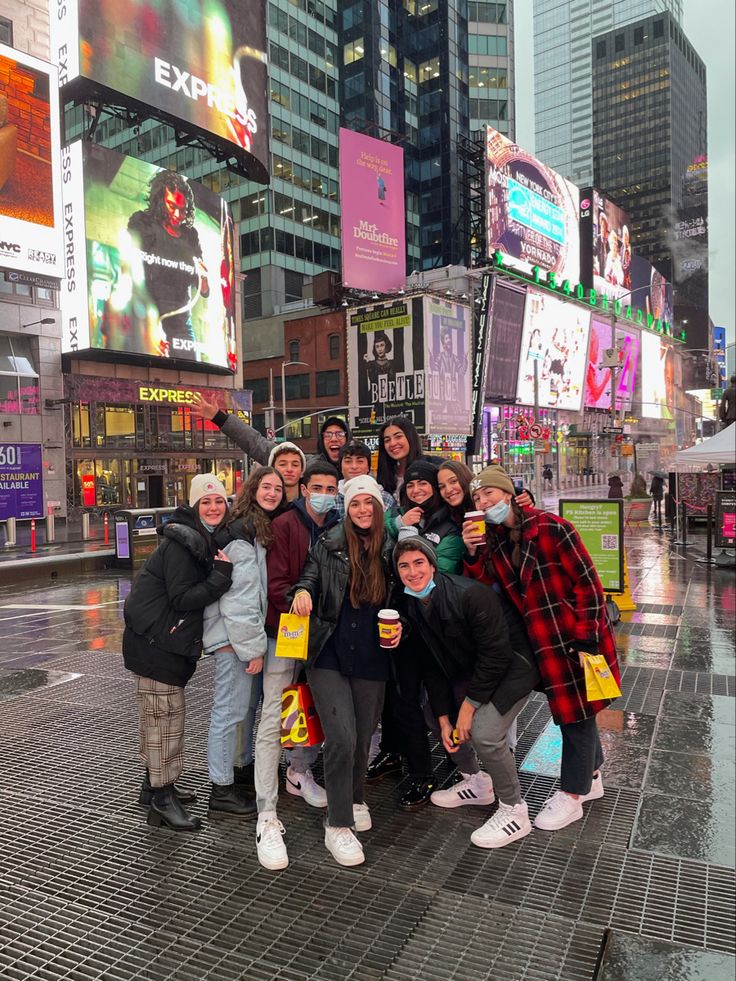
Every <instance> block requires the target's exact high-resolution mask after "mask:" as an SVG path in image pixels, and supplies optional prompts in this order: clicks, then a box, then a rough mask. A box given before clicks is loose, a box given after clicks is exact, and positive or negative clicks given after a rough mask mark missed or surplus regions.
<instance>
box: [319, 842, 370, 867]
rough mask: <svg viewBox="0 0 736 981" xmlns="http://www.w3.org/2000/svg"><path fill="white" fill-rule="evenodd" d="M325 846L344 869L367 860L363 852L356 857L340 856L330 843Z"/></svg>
mask: <svg viewBox="0 0 736 981" xmlns="http://www.w3.org/2000/svg"><path fill="white" fill-rule="evenodd" d="M325 848H326V849H327V851H328V852H329V853H330V855H332V857H333V858H334V859H335V861H336V862H337V864H338V865H341V866H342V867H343V868H344V869H351V868H353V867H354V866H356V865H362V864H363V862H365V855H363V854H362V853H361V854H360V855H356V856H355V857H354V858H338V857H337V855H336V854H335V853H334V852H333V850H332V849H331V848H330V846H329V845H325Z"/></svg>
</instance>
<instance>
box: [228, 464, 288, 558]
mask: <svg viewBox="0 0 736 981" xmlns="http://www.w3.org/2000/svg"><path fill="white" fill-rule="evenodd" d="M270 474H275V475H276V476H277V477H278V478H279V480H280V481H281V487H282V489H283V492H284V493H283V497H282V498H281V504H279V506H278V507H277V508H276V510H275V511H271V512H267V511H264V510H263V508H262V507H261V505H260V504H259V503H258V501H257V500H256V493H257V491H258V488H259V487H260V486H261V481H262V480H263V478H264V477H268V476H269V475H270ZM285 500H286V486H285V485H284V478H283V477H282V476H281V474H280V473H279V471H278V470H275V469H274V468H273V467H259V469H258V470H254V471H253V473H252V474H251V475H250V477H248V479H247V480H246V482H245V483H244V484H243V485H242V487H241V488H240V490H239V491H238V496H237V497H236V498H235V501H234V503H233V509H232V511H231V512H230V520H229V521H228V524H229V525H231V524H232V523H233V522H234V521H237V519H238V518H242V519H243V525H244V526H245V529H246V530H247V531H248V532H249V533H250V534H252V535H253V537H254V538H255V539H256V540H257V541H259V542H260V543H261V545H263V547H264V548H270V547H271V546H272V545H273V537H274V536H273V529H272V528H271V522H272V520H273V519H274V518H275V517H277V515H279V514H281V511H282V510H283V503H284V501H285Z"/></svg>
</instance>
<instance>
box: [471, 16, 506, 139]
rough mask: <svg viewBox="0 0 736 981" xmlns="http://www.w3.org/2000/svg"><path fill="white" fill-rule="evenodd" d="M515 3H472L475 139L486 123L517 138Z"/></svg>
mask: <svg viewBox="0 0 736 981" xmlns="http://www.w3.org/2000/svg"><path fill="white" fill-rule="evenodd" d="M514 92H515V85H514V3H513V0H506V2H500V3H489V2H487V0H470V2H469V3H468V95H469V98H470V133H471V139H473V140H483V139H484V138H485V127H486V126H493V128H494V129H497V130H498V131H499V133H503V134H504V136H508V138H509V139H510V140H515V139H516V102H515V98H514Z"/></svg>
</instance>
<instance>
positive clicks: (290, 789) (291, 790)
mask: <svg viewBox="0 0 736 981" xmlns="http://www.w3.org/2000/svg"><path fill="white" fill-rule="evenodd" d="M286 793H287V794H291V796H292V797H301V799H302V800H303V801H304V803H305V804H309V806H310V807H318V808H325V807H327V800H326V799H325V800H324V801H322V800H319V801H318V800H315V798H314V797H311V798H310V797H307V796H306V795H305V793H304V791H303V790H302V789H301V787H294V786H293V785H292V784H290V783H289V781H288V780H287V781H286Z"/></svg>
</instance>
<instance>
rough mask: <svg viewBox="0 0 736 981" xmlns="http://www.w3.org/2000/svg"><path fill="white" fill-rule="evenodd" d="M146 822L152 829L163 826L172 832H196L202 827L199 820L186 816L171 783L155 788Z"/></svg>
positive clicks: (189, 815)
mask: <svg viewBox="0 0 736 981" xmlns="http://www.w3.org/2000/svg"><path fill="white" fill-rule="evenodd" d="M146 822H147V823H148V824H150V825H151V826H152V827H154V828H160V827H161V825H162V824H163V825H165V826H166V827H167V828H171V830H172V831H197V830H199V828H201V827H202V822H201V821H200V819H199V818H198V817H193V816H192V815H191V814H188V813H187V812H186V811H185V810H184V808H183V807H182V806H181V801H180V800H179V798H178V797H177V796H176V793H175V792H174V785H173V783H170V784H168V785H167V786H166V787H156V788H155V790H154V792H153V800H152V801H151V807H150V810H149V811H148V817H147V818H146Z"/></svg>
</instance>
